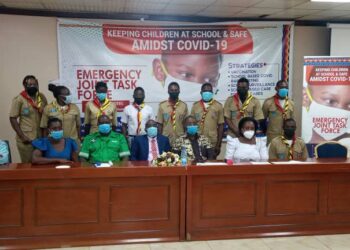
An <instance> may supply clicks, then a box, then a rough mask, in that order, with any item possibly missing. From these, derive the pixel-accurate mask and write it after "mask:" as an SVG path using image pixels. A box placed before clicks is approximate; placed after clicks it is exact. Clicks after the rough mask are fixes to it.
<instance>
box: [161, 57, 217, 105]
mask: <svg viewBox="0 0 350 250" xmlns="http://www.w3.org/2000/svg"><path fill="white" fill-rule="evenodd" d="M161 65H162V69H163V72H164V74H166V78H165V81H164V86H165V87H167V86H169V84H170V83H171V82H177V83H178V84H179V86H180V92H181V93H182V98H181V99H182V101H195V100H199V99H201V94H200V92H201V88H202V85H203V83H204V82H203V83H200V82H190V81H185V80H180V79H177V78H175V77H173V76H172V75H170V74H169V73H168V71H167V69H165V66H164V64H163V63H161ZM213 93H214V95H215V94H217V90H216V87H214V86H213Z"/></svg>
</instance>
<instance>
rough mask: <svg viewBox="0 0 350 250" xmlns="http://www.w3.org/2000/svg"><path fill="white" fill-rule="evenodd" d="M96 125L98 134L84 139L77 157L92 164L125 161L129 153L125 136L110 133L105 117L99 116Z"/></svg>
mask: <svg viewBox="0 0 350 250" xmlns="http://www.w3.org/2000/svg"><path fill="white" fill-rule="evenodd" d="M97 124H98V132H95V133H92V134H89V135H88V136H86V137H85V139H84V141H83V145H82V147H81V150H80V153H79V156H80V157H81V158H82V159H83V160H87V161H89V162H90V163H93V164H95V163H108V162H113V163H117V162H120V161H121V160H123V161H127V160H128V157H129V155H130V151H129V146H128V143H127V141H126V139H125V136H124V135H122V134H119V133H116V132H114V131H112V121H111V119H110V118H109V117H108V116H107V115H101V116H99V117H98V120H97Z"/></svg>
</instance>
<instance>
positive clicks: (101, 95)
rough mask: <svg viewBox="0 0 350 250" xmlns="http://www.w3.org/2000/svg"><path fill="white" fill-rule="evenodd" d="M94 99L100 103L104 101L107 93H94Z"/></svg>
mask: <svg viewBox="0 0 350 250" xmlns="http://www.w3.org/2000/svg"><path fill="white" fill-rule="evenodd" d="M96 97H97V99H99V100H100V101H104V100H106V97H107V93H96Z"/></svg>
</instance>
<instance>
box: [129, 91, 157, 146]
mask: <svg viewBox="0 0 350 250" xmlns="http://www.w3.org/2000/svg"><path fill="white" fill-rule="evenodd" d="M133 98H134V102H133V103H132V104H130V105H128V106H126V107H125V108H124V112H123V116H122V124H123V127H122V132H123V134H124V136H125V137H126V138H128V141H129V146H130V147H131V145H132V141H133V139H134V137H135V136H138V135H144V134H146V131H145V125H146V123H147V121H149V120H151V119H152V120H153V119H154V114H153V109H152V107H151V106H149V105H146V104H145V103H144V100H145V91H144V89H143V88H141V87H137V88H135V90H134V95H133Z"/></svg>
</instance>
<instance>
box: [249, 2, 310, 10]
mask: <svg viewBox="0 0 350 250" xmlns="http://www.w3.org/2000/svg"><path fill="white" fill-rule="evenodd" d="M308 1H309V0H264V1H261V2H260V3H258V4H256V5H254V7H264V8H271V7H272V8H282V9H287V8H290V7H293V6H296V5H298V4H301V3H305V2H308Z"/></svg>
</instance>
